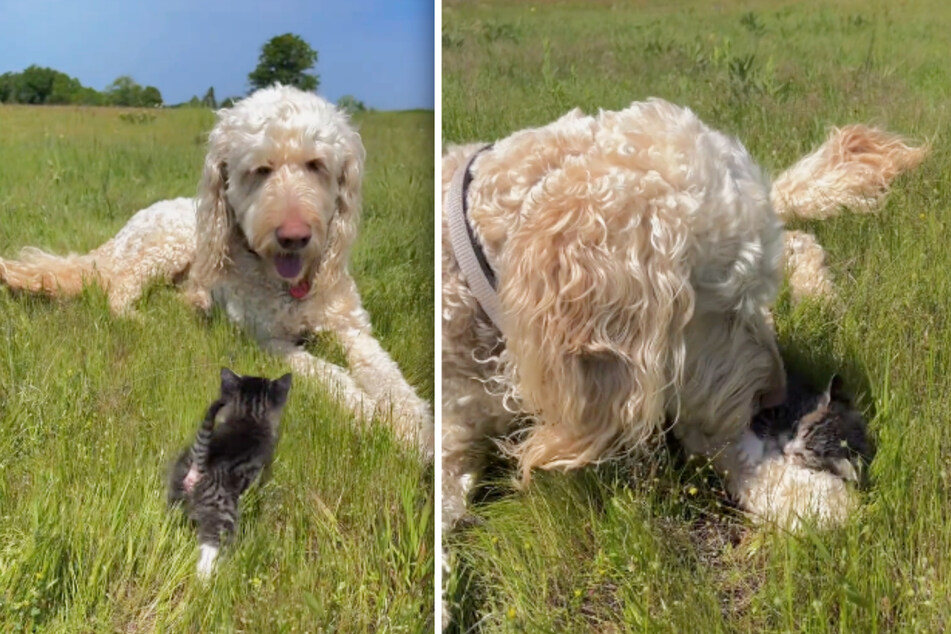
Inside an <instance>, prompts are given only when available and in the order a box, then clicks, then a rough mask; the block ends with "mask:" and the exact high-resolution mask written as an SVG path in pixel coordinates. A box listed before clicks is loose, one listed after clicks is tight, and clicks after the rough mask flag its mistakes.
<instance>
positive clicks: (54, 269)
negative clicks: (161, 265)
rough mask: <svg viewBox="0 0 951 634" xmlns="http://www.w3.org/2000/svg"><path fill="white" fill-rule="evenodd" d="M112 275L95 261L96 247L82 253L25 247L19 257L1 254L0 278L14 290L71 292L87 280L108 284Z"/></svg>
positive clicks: (59, 294) (78, 291) (48, 292)
mask: <svg viewBox="0 0 951 634" xmlns="http://www.w3.org/2000/svg"><path fill="white" fill-rule="evenodd" d="M110 278H111V275H110V274H109V272H108V271H107V270H105V268H104V267H103V266H102V263H101V262H98V261H97V257H96V251H93V252H91V253H87V254H84V255H77V254H75V253H71V254H69V255H65V256H59V255H53V254H52V253H47V252H45V251H41V250H40V249H36V248H34V247H25V248H24V249H22V250H21V251H20V259H19V260H5V259H2V258H0V282H2V283H3V284H5V285H7V286H8V287H10V288H11V289H13V290H15V291H27V292H31V293H46V294H47V295H51V296H71V295H78V294H79V293H80V292H82V290H83V287H84V286H85V285H87V284H99V285H101V286H102V287H103V288H108V286H109V281H110Z"/></svg>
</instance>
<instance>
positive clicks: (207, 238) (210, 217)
mask: <svg viewBox="0 0 951 634" xmlns="http://www.w3.org/2000/svg"><path fill="white" fill-rule="evenodd" d="M225 136H226V135H225V134H224V131H223V130H222V129H221V124H220V123H219V125H218V126H216V127H215V129H214V130H212V133H211V137H210V140H209V148H208V153H207V155H206V156H205V166H204V169H203V170H202V176H201V182H200V183H199V185H198V197H197V200H196V216H195V219H196V223H197V231H196V235H197V236H198V242H197V244H196V250H195V262H194V264H193V265H192V271H191V278H192V280H193V281H194V282H195V283H197V285H198V286H200V287H203V288H205V289H208V288H209V287H210V286H211V284H212V282H213V281H214V279H215V278H216V277H217V275H218V273H219V271H221V269H222V268H224V267H225V266H226V265H227V263H228V259H229V258H228V243H229V240H230V238H231V234H232V232H233V231H234V223H235V220H234V212H232V211H231V209H230V208H229V205H228V198H227V188H228V166H227V163H226V162H225V151H226V143H225V141H224V137H225Z"/></svg>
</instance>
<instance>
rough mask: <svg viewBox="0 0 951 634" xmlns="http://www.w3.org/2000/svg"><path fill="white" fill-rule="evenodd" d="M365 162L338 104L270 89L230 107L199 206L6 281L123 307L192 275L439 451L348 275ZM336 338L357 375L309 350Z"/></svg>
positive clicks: (134, 225)
mask: <svg viewBox="0 0 951 634" xmlns="http://www.w3.org/2000/svg"><path fill="white" fill-rule="evenodd" d="M363 161H364V149H363V144H362V143H361V141H360V136H359V135H358V134H357V132H356V131H355V130H354V129H353V128H352V127H351V126H350V124H349V123H348V121H347V117H346V116H345V115H344V114H343V113H341V112H340V111H338V110H337V109H335V108H334V106H333V105H332V104H330V103H328V102H327V101H325V100H323V99H321V98H320V97H317V96H316V95H313V94H308V93H304V92H301V91H299V90H297V89H295V88H291V87H287V86H275V87H271V88H266V89H263V90H259V91H257V92H255V93H254V94H253V95H251V96H250V97H248V98H246V99H244V100H243V101H241V102H239V103H238V104H236V105H235V106H234V107H233V108H230V109H226V110H221V111H220V112H219V113H218V122H217V124H216V125H215V127H214V129H213V130H212V132H211V136H210V139H209V149H208V153H207V156H206V158H205V165H204V171H203V175H202V179H201V182H200V184H199V189H198V197H197V198H196V199H195V200H192V199H187V198H179V199H175V200H169V201H162V202H159V203H156V204H154V205H152V206H151V207H148V208H146V209H143V210H142V211H139V212H138V213H136V214H135V215H134V216H133V217H132V218H131V219H130V220H129V222H128V223H127V224H126V225H125V227H123V228H122V230H120V231H119V233H118V234H117V235H116V236H115V237H114V238H113V239H111V240H109V241H108V242H106V243H105V244H103V245H102V246H100V247H99V248H98V249H95V250H94V251H92V252H90V253H88V254H85V255H69V256H66V257H59V256H55V255H50V254H47V253H44V252H42V251H39V250H37V249H32V248H26V249H24V250H23V251H22V252H21V256H20V260H19V261H14V260H0V281H3V282H4V283H5V284H7V285H8V286H9V287H10V288H12V289H16V290H27V291H33V292H46V293H49V294H52V295H71V294H75V293H78V292H80V291H81V290H82V287H83V284H85V283H89V282H96V283H98V284H100V285H101V286H102V287H103V288H105V289H106V291H107V292H108V296H109V303H110V306H111V308H112V310H113V311H115V312H116V313H123V312H127V311H129V310H130V309H131V306H132V303H133V302H134V301H135V300H136V299H137V298H138V297H139V295H140V294H141V292H142V289H143V288H144V286H145V285H146V284H147V283H148V282H149V281H150V280H152V279H154V278H156V277H162V278H165V279H168V280H173V279H178V278H181V277H184V276H187V281H186V288H187V293H186V296H187V297H188V298H189V299H190V300H191V301H192V302H193V303H194V304H195V305H197V306H198V307H200V308H202V309H205V310H207V309H209V308H211V306H212V304H217V305H219V306H221V307H222V308H223V309H224V311H225V312H226V313H227V315H228V316H229V318H231V319H232V320H233V321H235V322H236V323H238V324H240V325H241V326H243V327H244V328H246V329H248V330H249V331H251V332H252V333H253V334H254V335H255V337H256V338H257V339H258V341H260V342H261V344H262V345H263V346H264V347H266V348H267V349H269V350H271V351H273V352H275V353H277V354H279V355H281V356H283V357H284V358H285V359H286V360H287V361H288V363H289V364H290V366H291V367H292V368H293V369H294V370H295V371H296V372H298V373H300V374H304V375H309V376H312V377H316V378H319V379H320V380H322V381H324V382H326V383H327V384H328V385H329V386H331V388H332V389H333V390H334V391H335V392H337V393H338V394H339V395H340V396H341V397H342V398H343V399H344V401H345V402H346V404H347V405H348V406H349V407H351V408H352V409H354V410H356V411H357V412H358V413H359V414H360V415H362V416H364V417H366V416H370V415H372V414H374V413H377V414H381V415H383V416H385V417H389V418H390V419H391V420H392V423H393V426H394V428H395V431H396V433H397V434H398V435H399V437H401V438H402V439H403V440H405V441H407V442H409V443H411V444H413V445H415V446H418V447H419V448H420V449H421V451H422V452H423V453H424V454H427V455H431V453H432V446H433V427H432V416H431V413H430V410H429V406H428V404H427V403H426V402H425V401H423V400H422V399H421V398H419V397H418V396H417V395H416V393H415V391H414V390H413V388H412V387H410V385H409V384H408V383H407V382H406V380H405V379H404V378H403V376H402V374H401V373H400V370H399V368H398V367H397V365H396V363H395V362H394V361H393V360H392V359H391V358H390V356H389V355H388V354H387V353H386V351H385V350H384V349H383V348H382V347H381V346H380V344H379V342H378V341H377V340H376V339H375V338H374V337H373V335H372V334H371V327H370V320H369V316H368V315H367V312H366V311H365V310H364V309H363V306H362V305H361V301H360V295H359V293H358V292H357V287H356V285H355V284H354V281H353V278H352V277H351V276H350V273H349V272H348V270H347V262H348V257H349V253H350V247H351V245H352V244H353V241H354V238H355V237H356V234H357V221H358V218H359V214H360V191H361V180H362V172H363ZM322 330H329V331H331V332H333V333H334V334H335V335H336V336H337V338H338V339H339V340H340V342H341V343H342V345H343V347H344V349H345V350H346V356H347V362H348V365H349V372H347V371H346V370H344V369H343V368H340V367H338V366H336V365H333V364H331V363H328V362H327V361H324V360H321V359H318V358H316V357H314V356H312V355H311V354H309V353H308V352H306V351H305V350H304V349H303V348H302V347H301V346H300V345H299V342H300V341H301V340H302V338H304V337H306V336H307V335H308V334H311V333H314V332H317V331H322Z"/></svg>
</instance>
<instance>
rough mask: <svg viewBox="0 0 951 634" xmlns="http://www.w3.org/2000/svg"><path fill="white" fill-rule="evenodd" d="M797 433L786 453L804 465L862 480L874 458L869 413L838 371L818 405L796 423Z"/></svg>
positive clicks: (850, 478) (853, 479) (788, 445)
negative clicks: (861, 408)
mask: <svg viewBox="0 0 951 634" xmlns="http://www.w3.org/2000/svg"><path fill="white" fill-rule="evenodd" d="M795 431H796V436H795V437H794V438H793V440H792V441H791V442H790V443H789V444H787V445H786V447H785V449H784V453H785V454H786V455H787V456H791V457H793V458H794V459H795V460H796V461H797V462H799V463H800V464H802V465H803V466H805V467H807V468H810V469H816V470H819V471H831V472H832V473H835V474H836V475H838V476H839V477H841V478H844V479H846V480H852V481H855V482H858V481H859V479H860V474H861V471H862V468H863V466H864V464H865V463H866V462H867V461H868V460H869V459H870V458H871V454H870V452H869V444H868V438H867V436H866V423H865V417H864V416H862V413H861V412H860V411H858V410H857V409H856V408H855V406H854V405H853V404H852V397H851V396H850V395H849V394H848V393H847V392H846V391H845V385H844V382H843V381H842V379H841V378H840V377H839V376H838V375H834V376H833V377H832V380H830V381H829V386H828V387H827V388H826V390H825V392H823V393H822V395H821V396H820V397H819V400H818V402H817V403H816V406H815V408H814V409H813V410H812V411H810V412H807V413H805V414H804V415H803V416H802V417H801V418H800V419H799V420H798V421H797V423H796V430H795Z"/></svg>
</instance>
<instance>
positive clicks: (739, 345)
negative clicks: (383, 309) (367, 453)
mask: <svg viewBox="0 0 951 634" xmlns="http://www.w3.org/2000/svg"><path fill="white" fill-rule="evenodd" d="M481 148H482V146H478V145H471V146H465V147H455V148H450V149H449V150H448V151H447V153H446V154H445V156H444V157H443V165H442V170H443V173H442V179H443V198H444V209H446V208H448V207H450V206H451V205H453V204H454V202H455V199H454V198H453V196H457V195H459V191H458V190H459V186H458V185H455V184H454V181H455V182H465V183H466V186H467V189H465V190H464V191H463V192H462V193H461V196H459V197H460V198H461V199H462V200H463V201H464V203H465V205H466V206H467V207H468V221H469V225H470V230H471V233H472V236H473V238H474V239H475V240H477V241H478V244H479V245H480V246H481V248H482V250H483V252H484V258H485V262H486V264H487V265H488V267H489V268H490V273H491V274H492V275H494V277H495V279H496V280H497V302H498V307H497V308H498V317H497V322H498V323H496V322H493V320H492V319H491V318H490V317H489V314H491V313H493V312H496V311H495V310H491V311H488V312H487V311H486V310H485V308H484V305H483V303H480V301H481V300H480V299H479V298H477V295H476V294H474V293H473V279H470V278H474V277H479V275H478V272H477V271H476V273H475V274H473V273H472V272H471V270H470V271H466V270H463V269H462V268H461V267H460V265H459V261H458V259H457V256H456V255H455V254H454V250H453V244H452V242H453V241H452V238H451V231H450V226H449V223H447V220H446V215H445V212H444V217H443V229H442V244H443V249H442V252H443V256H442V275H443V277H442V296H443V312H442V350H443V352H442V354H443V366H442V369H443V378H442V396H443V401H442V408H443V419H442V433H443V462H442V468H443V523H444V529H448V528H450V527H451V526H452V525H453V524H454V523H455V522H456V521H457V520H458V519H459V518H460V517H461V516H462V515H463V514H464V513H465V509H466V503H467V496H468V494H469V492H470V489H471V487H472V485H473V484H474V482H475V481H476V479H477V478H478V475H479V471H480V468H481V466H482V460H483V456H484V452H485V450H486V449H487V446H488V448H491V446H492V445H493V441H494V444H497V445H499V446H500V447H501V448H502V449H503V451H506V452H508V453H509V454H511V455H513V456H514V457H516V458H517V459H518V462H519V465H520V468H521V471H522V475H523V479H524V480H526V481H527V480H528V478H529V476H530V473H531V470H532V469H534V468H541V469H574V468H578V467H581V466H584V465H586V464H591V463H597V462H599V461H603V460H606V459H610V458H612V457H616V456H619V455H621V454H622V453H626V452H636V451H637V450H638V449H644V448H646V447H651V446H656V445H655V444H654V443H649V442H648V441H649V440H650V439H652V438H657V437H658V436H659V435H660V434H662V433H663V432H665V431H666V430H667V429H672V431H673V433H674V434H675V435H676V436H677V437H678V438H679V439H680V441H681V442H682V443H683V445H684V446H685V448H686V449H687V451H689V452H691V453H695V454H700V455H704V456H708V457H709V458H711V459H712V460H713V462H714V464H715V465H716V466H717V467H718V468H719V469H720V471H721V472H722V473H723V474H724V475H725V476H726V481H727V485H728V490H729V492H730V493H731V495H733V496H734V497H735V498H736V499H737V501H738V502H739V504H740V505H741V506H742V507H743V508H744V509H746V510H748V511H750V512H752V513H753V514H755V515H756V516H759V517H761V518H766V519H768V520H771V521H776V522H778V523H781V524H784V525H786V526H795V525H797V524H798V522H799V521H800V520H801V518H804V517H809V518H811V519H813V520H815V521H818V522H827V521H828V522H836V521H840V520H841V519H843V518H844V517H845V516H846V514H847V512H848V509H849V508H850V506H851V505H852V501H851V495H852V494H851V493H850V491H849V490H848V489H847V488H846V485H845V483H844V482H843V481H842V480H841V479H840V478H838V477H837V476H835V475H832V474H830V473H822V472H817V471H810V470H808V469H805V468H803V467H801V466H798V465H796V464H792V463H791V462H790V461H789V460H787V459H786V458H785V457H784V456H782V455H765V454H764V452H763V448H762V443H758V442H757V439H756V437H755V435H753V434H752V432H751V431H750V429H749V428H750V422H751V419H752V417H753V415H754V414H755V413H756V412H757V411H758V409H759V408H760V407H762V406H764V405H768V404H775V403H777V402H780V401H781V400H782V399H783V398H784V377H785V373H784V369H783V364H782V360H781V358H780V355H779V350H778V348H777V343H776V337H775V334H774V332H773V329H772V326H771V320H770V317H769V313H768V310H769V307H770V305H771V302H772V301H773V300H774V298H775V296H776V293H777V289H778V288H779V285H780V281H781V276H782V272H783V271H782V269H783V258H784V234H783V230H782V225H781V222H780V218H779V216H778V215H777V212H776V211H774V206H775V207H776V208H778V210H779V212H780V213H781V214H782V215H783V216H784V217H788V216H792V215H803V216H816V215H823V216H824V215H828V214H829V213H831V212H832V211H835V210H837V207H838V205H840V204H842V203H843V202H845V203H848V201H850V200H853V199H855V200H866V199H874V201H878V200H880V199H881V197H882V196H884V194H885V193H886V191H887V187H888V184H889V182H890V180H891V178H893V177H894V176H895V175H896V174H897V173H899V172H901V171H902V170H903V169H906V168H908V167H910V166H912V165H914V164H917V162H918V161H920V160H921V157H922V156H923V154H924V150H921V149H914V148H910V147H908V146H907V145H905V144H903V143H901V141H900V140H899V139H897V138H896V137H892V136H890V135H887V134H885V133H882V132H880V131H878V130H874V129H870V128H864V127H861V126H855V127H852V128H847V129H844V130H835V131H833V134H832V136H831V137H830V139H829V140H828V141H827V143H826V144H825V145H823V147H822V148H820V150H819V151H817V152H816V153H815V154H813V155H811V156H810V157H807V158H806V159H804V160H803V161H801V162H800V163H799V164H797V165H796V166H795V167H794V168H793V169H791V170H789V171H788V172H786V173H784V174H783V175H782V176H780V177H779V179H778V180H777V186H775V187H773V188H772V189H771V187H770V185H769V182H768V180H767V178H766V177H765V176H764V174H763V172H762V171H761V170H760V169H759V167H757V165H756V164H755V163H754V161H753V159H752V158H751V157H750V155H749V154H748V153H747V151H746V150H745V149H744V147H743V146H742V145H741V144H740V143H739V142H738V141H737V140H735V139H732V138H730V137H727V136H725V135H723V134H721V133H719V132H717V131H715V130H712V129H710V128H709V127H707V126H706V125H704V124H703V123H702V122H701V121H700V120H699V119H698V118H697V117H696V116H695V115H694V114H693V113H692V112H691V111H690V110H687V109H685V108H680V107H677V106H674V105H672V104H669V103H667V102H664V101H661V100H651V101H649V102H646V103H634V104H632V105H631V106H630V107H629V108H627V109H625V110H622V111H620V112H604V111H602V112H600V113H599V114H598V115H597V116H585V115H584V114H583V113H582V112H580V111H578V110H575V111H573V112H570V113H568V114H567V115H565V116H564V117H562V118H561V119H559V120H557V121H555V122H554V123H551V124H550V125H547V126H544V127H541V128H536V129H527V130H523V131H520V132H516V133H515V134H513V135H511V136H509V137H508V138H505V139H503V140H501V141H498V142H496V143H495V144H494V145H493V146H492V147H490V148H488V149H483V150H482V151H481V152H479V150H480V149H481ZM476 152H478V154H476V155H475V158H474V159H473V158H472V156H473V155H474V154H475V153H476ZM470 159H471V163H469V161H470ZM467 165H468V166H469V167H468V173H467V174H465V177H464V178H460V176H459V174H463V172H462V170H466V166H467ZM771 199H772V202H771ZM874 201H873V203H872V204H870V205H869V207H871V206H873V204H874ZM456 204H458V203H456ZM792 238H793V239H792V240H788V241H787V244H786V258H787V259H788V260H795V258H797V257H798V258H799V259H798V260H796V261H795V262H792V264H793V265H795V266H796V267H799V268H802V269H803V270H802V271H799V273H801V276H800V277H802V278H804V281H802V284H801V285H800V286H799V287H798V288H797V287H795V286H794V289H793V291H794V293H797V291H798V292H799V293H800V294H803V295H810V294H813V295H814V294H828V293H830V292H831V280H829V278H828V273H827V271H826V270H825V268H824V266H823V264H822V250H821V247H819V245H818V244H817V243H816V242H815V241H814V240H812V241H810V240H809V239H808V238H811V236H808V234H796V235H794V236H792ZM794 272H795V271H794ZM817 276H818V277H819V278H821V279H816V277H817ZM792 282H793V284H796V282H797V280H796V279H793V280H792ZM490 303H491V302H490Z"/></svg>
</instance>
